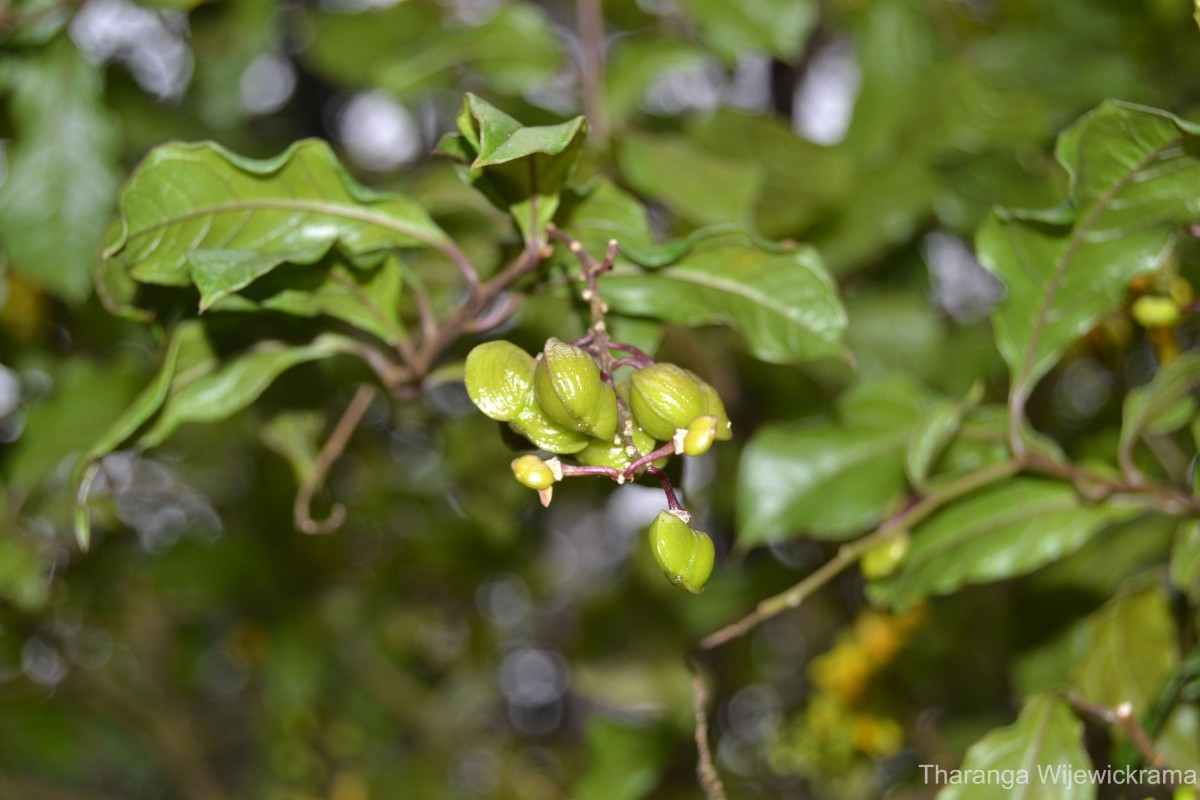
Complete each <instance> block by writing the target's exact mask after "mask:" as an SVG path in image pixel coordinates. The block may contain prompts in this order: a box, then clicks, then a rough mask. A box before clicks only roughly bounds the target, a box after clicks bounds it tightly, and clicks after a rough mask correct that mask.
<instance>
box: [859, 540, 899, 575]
mask: <svg viewBox="0 0 1200 800" xmlns="http://www.w3.org/2000/svg"><path fill="white" fill-rule="evenodd" d="M908 546H909V535H908V531H900V532H899V533H895V534H893V535H891V536H889V537H888V538H886V539H884V540H883V541H882V542H879V543H878V544H876V545H875V546H873V547H872V548H871V549H870V550H868V551H867V552H865V553H863V557H862V565H861V568H862V574H863V577H865V578H867V579H868V580H873V581H875V580H879V579H881V578H886V577H887V576H888V575H891V574H892V573H893V572H895V571H896V570H897V569H899V568H900V566H901V565H902V564H903V563H904V559H905V558H907V557H908Z"/></svg>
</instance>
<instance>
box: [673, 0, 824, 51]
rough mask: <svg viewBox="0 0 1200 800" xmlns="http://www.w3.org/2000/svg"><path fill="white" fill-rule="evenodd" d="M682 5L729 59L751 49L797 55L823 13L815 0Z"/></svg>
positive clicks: (692, 0) (710, 0)
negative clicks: (813, 0)
mask: <svg viewBox="0 0 1200 800" xmlns="http://www.w3.org/2000/svg"><path fill="white" fill-rule="evenodd" d="M682 5H683V8H684V9H685V11H686V12H687V14H688V15H689V16H690V17H691V18H692V19H693V20H694V21H695V22H696V24H697V26H698V27H699V28H700V34H701V36H702V37H703V38H704V40H705V41H706V42H707V43H708V44H709V46H711V47H712V48H713V50H715V51H716V52H717V53H718V54H719V55H721V56H722V57H723V58H725V59H726V60H728V61H735V60H736V59H737V57H738V56H740V55H746V54H751V53H761V54H763V55H770V56H775V57H777V58H780V59H782V60H785V61H787V60H791V59H794V58H796V57H797V56H799V55H800V53H801V52H803V50H804V46H805V43H806V42H807V40H808V34H809V32H810V31H811V30H812V29H813V27H815V26H816V24H817V21H818V18H819V16H820V14H819V10H818V4H817V3H815V2H812V0H742V1H741V2H737V3H730V2H725V0H682Z"/></svg>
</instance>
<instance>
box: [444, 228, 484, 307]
mask: <svg viewBox="0 0 1200 800" xmlns="http://www.w3.org/2000/svg"><path fill="white" fill-rule="evenodd" d="M434 246H435V247H436V248H437V249H438V250H441V251H442V252H443V253H444V254H445V255H446V256H447V257H448V258H449V259H450V260H451V261H453V262H454V266H456V267H458V273H459V274H460V275H461V276H462V279H463V281H464V282H465V283H466V284H467V291H469V292H470V293H472V294H474V293H475V292H476V291H477V290H478V289H479V272H478V271H476V269H475V265H474V264H472V263H471V259H469V258H467V254H466V253H464V252H463V251H462V249H461V248H460V247H459V246H458V245H457V244H455V243H454V242H453V241H451V240H449V239H446V240H445V241H440V242H438V243H436V244H434Z"/></svg>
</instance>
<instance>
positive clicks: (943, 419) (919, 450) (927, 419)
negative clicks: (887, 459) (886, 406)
mask: <svg viewBox="0 0 1200 800" xmlns="http://www.w3.org/2000/svg"><path fill="white" fill-rule="evenodd" d="M962 413H963V410H962V405H961V404H960V403H957V402H954V401H951V400H944V401H942V402H939V403H935V404H934V405H932V406H930V407H929V408H928V409H927V410H926V411H925V413H923V414H922V415H921V418H920V419H918V420H917V424H916V425H914V426H913V430H912V436H911V437H910V439H909V442H908V450H907V451H906V452H905V458H904V466H905V469H906V470H907V471H908V479H909V480H910V481H912V484H913V485H914V486H923V485H924V484H925V480H926V479H927V478H928V477H929V473H930V470H931V469H932V468H933V464H934V462H935V461H936V460H937V458H938V456H940V455H941V454H942V451H944V450H945V449H946V446H947V445H948V444H950V442H951V441H952V440H953V439H954V434H956V433H957V432H958V426H959V424H960V423H961V422H962Z"/></svg>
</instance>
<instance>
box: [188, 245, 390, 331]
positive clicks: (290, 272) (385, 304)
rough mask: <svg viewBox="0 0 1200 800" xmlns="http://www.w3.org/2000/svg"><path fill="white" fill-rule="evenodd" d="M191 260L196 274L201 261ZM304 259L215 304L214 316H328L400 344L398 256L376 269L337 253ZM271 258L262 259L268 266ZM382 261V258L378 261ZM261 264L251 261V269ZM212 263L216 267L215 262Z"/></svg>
mask: <svg viewBox="0 0 1200 800" xmlns="http://www.w3.org/2000/svg"><path fill="white" fill-rule="evenodd" d="M210 252H212V251H199V252H198V253H193V254H191V256H189V259H190V260H191V262H192V266H193V274H196V270H195V262H196V256H197V255H201V256H202V259H203V255H204V254H208V253H210ZM306 258H307V257H306V256H304V255H303V254H297V255H295V256H291V257H288V258H287V261H288V262H289V264H288V266H287V267H286V268H284V269H282V270H280V271H278V272H272V273H271V274H269V275H266V276H265V277H263V278H260V279H258V280H256V281H254V282H253V283H252V284H250V285H249V286H248V287H244V288H242V289H240V290H239V292H238V293H237V294H236V295H232V294H225V295H223V296H222V297H221V299H218V300H216V301H215V304H214V305H213V306H212V309H213V310H214V311H278V312H281V313H284V314H291V315H293V316H297V317H317V316H327V317H333V318H334V319H340V320H342V321H344V322H347V323H349V324H351V325H353V326H354V327H356V328H358V329H360V330H363V331H366V332H367V333H370V334H371V335H373V336H377V337H379V338H380V339H381V340H383V341H385V342H387V343H388V344H395V343H396V342H398V341H400V340H402V339H403V338H404V336H405V332H404V323H403V320H402V319H401V317H400V297H401V293H402V291H403V288H404V269H403V266H402V264H401V262H400V260H399V259H398V258H397V257H396V256H395V255H394V254H390V253H389V254H388V255H387V257H386V258H385V259H383V260H382V262H380V263H377V264H375V265H368V266H356V265H354V264H353V263H352V262H350V260H349V259H347V258H346V257H345V256H344V255H343V254H341V253H340V252H338V251H337V250H336V249H335V250H334V252H333V253H331V254H330V255H328V256H326V257H325V258H323V259H322V260H320V261H318V262H316V263H313V264H306V263H303V262H304V261H305V260H306ZM269 260H271V257H268V258H266V259H263V260H262V263H263V264H264V265H265V263H266V262H267V261H269ZM376 260H377V261H378V259H376ZM256 261H258V259H255V258H251V259H248V262H249V266H250V267H251V268H252V267H253V265H254V263H255V262H256ZM210 263H212V262H210Z"/></svg>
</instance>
